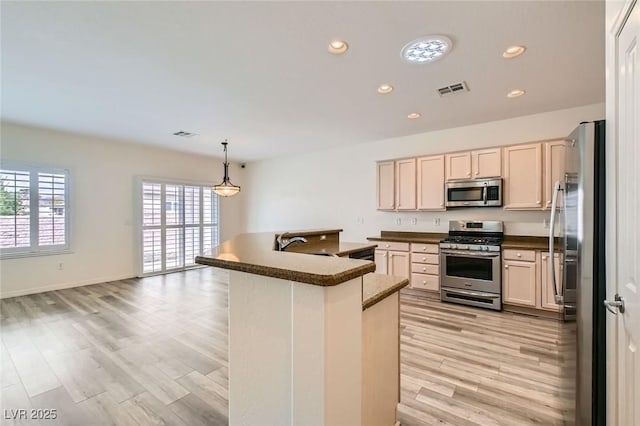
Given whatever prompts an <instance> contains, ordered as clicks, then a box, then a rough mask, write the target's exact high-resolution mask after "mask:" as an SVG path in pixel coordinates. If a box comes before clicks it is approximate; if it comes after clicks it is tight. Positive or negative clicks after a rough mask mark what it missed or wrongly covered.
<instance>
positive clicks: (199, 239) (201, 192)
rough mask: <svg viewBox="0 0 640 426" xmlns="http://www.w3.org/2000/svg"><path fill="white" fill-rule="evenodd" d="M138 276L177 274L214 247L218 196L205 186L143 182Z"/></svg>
mask: <svg viewBox="0 0 640 426" xmlns="http://www.w3.org/2000/svg"><path fill="white" fill-rule="evenodd" d="M141 195H142V199H141V206H142V207H141V209H140V210H141V220H142V238H141V241H142V247H141V251H142V262H141V263H142V265H141V271H140V273H141V275H151V274H158V273H165V272H174V271H179V270H182V269H185V268H189V267H192V266H194V265H195V257H196V256H199V255H200V254H202V253H204V252H206V251H207V250H209V249H211V248H212V247H214V246H216V245H217V244H218V239H219V232H218V196H217V195H216V194H215V193H214V192H213V191H212V190H211V187H209V186H199V185H189V184H181V183H169V182H159V181H156V182H154V181H151V180H143V181H142V183H141Z"/></svg>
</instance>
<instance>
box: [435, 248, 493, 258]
mask: <svg viewBox="0 0 640 426" xmlns="http://www.w3.org/2000/svg"><path fill="white" fill-rule="evenodd" d="M440 253H441V254H456V255H460V256H466V257H500V253H496V252H492V253H486V252H481V251H460V250H447V249H440Z"/></svg>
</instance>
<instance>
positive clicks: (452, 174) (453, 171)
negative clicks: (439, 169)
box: [444, 152, 471, 180]
mask: <svg viewBox="0 0 640 426" xmlns="http://www.w3.org/2000/svg"><path fill="white" fill-rule="evenodd" d="M444 157H445V170H446V172H447V180H453V179H469V178H471V152H456V153H454V154H447V155H445V156H444Z"/></svg>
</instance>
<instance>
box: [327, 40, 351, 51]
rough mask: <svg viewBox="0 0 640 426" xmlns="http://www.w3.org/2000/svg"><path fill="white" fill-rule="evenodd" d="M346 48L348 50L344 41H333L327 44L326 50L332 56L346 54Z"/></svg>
mask: <svg viewBox="0 0 640 426" xmlns="http://www.w3.org/2000/svg"><path fill="white" fill-rule="evenodd" d="M348 48H349V45H348V44H347V42H346V41H344V40H338V39H334V40H331V43H329V47H328V48H327V49H328V50H329V52H330V53H333V54H334V55H340V54H341V53H344V52H346V51H347V49H348Z"/></svg>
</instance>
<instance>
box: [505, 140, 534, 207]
mask: <svg viewBox="0 0 640 426" xmlns="http://www.w3.org/2000/svg"><path fill="white" fill-rule="evenodd" d="M504 208H505V209H514V210H538V209H540V208H542V144H541V143H535V144H527V145H516V146H507V147H505V148H504Z"/></svg>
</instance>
